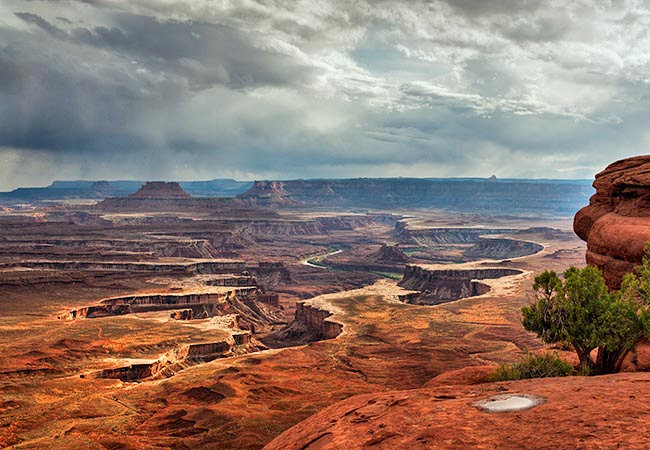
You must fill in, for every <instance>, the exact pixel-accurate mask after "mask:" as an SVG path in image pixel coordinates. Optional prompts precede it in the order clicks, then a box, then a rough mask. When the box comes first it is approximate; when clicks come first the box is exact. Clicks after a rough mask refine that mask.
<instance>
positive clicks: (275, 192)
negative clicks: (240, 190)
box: [240, 181, 297, 205]
mask: <svg viewBox="0 0 650 450" xmlns="http://www.w3.org/2000/svg"><path fill="white" fill-rule="evenodd" d="M240 197H241V198H243V199H246V200H249V201H253V202H254V203H256V204H259V205H293V204H295V203H297V202H296V200H295V199H293V198H292V197H291V195H290V194H289V193H288V192H287V191H286V190H285V188H284V182H283V181H256V182H255V183H254V184H253V186H252V187H251V188H250V189H249V190H248V191H246V192H245V193H244V194H241V195H240Z"/></svg>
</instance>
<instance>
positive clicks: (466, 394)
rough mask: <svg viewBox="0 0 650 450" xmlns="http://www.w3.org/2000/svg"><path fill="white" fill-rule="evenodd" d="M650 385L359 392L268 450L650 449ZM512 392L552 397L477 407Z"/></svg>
mask: <svg viewBox="0 0 650 450" xmlns="http://www.w3.org/2000/svg"><path fill="white" fill-rule="evenodd" d="M478 370H479V371H480V370H481V369H480V368H479V369H478ZM465 376H466V374H465ZM649 382H650V374H648V373H634V374H633V373H628V374H617V375H608V376H601V377H566V378H545V379H535V380H523V381H513V382H504V383H483V384H476V385H471V386H466V385H465V386H463V385H456V386H453V385H448V386H443V385H441V386H437V387H430V388H423V389H415V390H410V391H393V392H386V393H380V394H367V395H358V396H355V397H351V398H349V399H347V400H344V401H342V402H339V403H336V404H334V405H332V406H330V407H328V408H326V409H324V410H323V411H321V412H319V413H318V414H316V415H314V416H312V417H310V418H308V419H307V420H304V421H303V422H301V423H299V424H298V425H296V426H294V427H292V428H290V429H289V430H287V431H285V432H284V433H283V434H281V435H280V436H278V437H277V438H276V439H274V440H273V441H271V442H270V443H269V444H268V445H267V446H266V447H265V449H268V450H275V449H310V450H313V449H325V448H346V449H361V448H369V447H372V448H380V449H395V448H408V449H420V448H422V449H424V448H614V447H621V448H647V436H648V433H649V432H650V421H648V420H647V419H648V414H650V391H648V389H647V384H648V383H649ZM509 391H510V392H513V393H517V394H521V393H527V394H528V395H534V396H539V397H543V398H545V399H547V401H546V402H545V403H544V404H540V405H539V406H537V407H534V408H531V409H527V410H524V411H513V412H502V413H493V412H486V411H482V410H480V409H477V408H475V407H474V406H473V405H472V404H473V403H474V402H475V401H477V400H482V399H488V398H490V397H492V396H494V395H495V394H497V393H501V394H503V392H509Z"/></svg>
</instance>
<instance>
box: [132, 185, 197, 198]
mask: <svg viewBox="0 0 650 450" xmlns="http://www.w3.org/2000/svg"><path fill="white" fill-rule="evenodd" d="M129 198H151V199H180V198H192V196H191V195H190V194H188V193H187V192H185V191H184V190H183V188H182V187H181V185H180V184H178V183H177V182H175V181H147V182H146V183H145V184H144V185H142V187H141V188H140V189H139V190H138V191H137V192H135V193H133V194H131V195H129Z"/></svg>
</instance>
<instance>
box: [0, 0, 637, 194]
mask: <svg viewBox="0 0 650 450" xmlns="http://www.w3.org/2000/svg"><path fill="white" fill-rule="evenodd" d="M649 100H650V0H630V1H625V0H620V1H618V0H610V1H585V0H572V1H569V2H567V1H566V0H562V1H553V0H543V1H536V0H441V1H418V0H410V1H392V0H385V1H384V0H365V1H364V0H358V1H347V0H333V1H329V2H327V1H322V0H319V1H317V0H311V1H307V0H303V1H300V0H296V1H286V0H277V1H273V0H258V1H253V0H236V1H226V0H187V1H177V0H139V1H126V0H124V1H118V0H83V1H82V0H58V1H57V0H48V1H38V0H29V1H27V0H22V1H18V0H2V1H0V189H5V190H6V189H11V188H14V187H17V186H39V185H46V184H49V183H50V182H51V181H52V180H55V179H59V180H60V179H140V180H145V179H156V180H162V179H167V180H194V179H197V180H198V179H212V178H236V179H242V180H253V179H291V178H313V177H332V178H342V177H359V176H367V177H390V176H412V177H447V176H456V177H460V176H478V177H489V176H491V175H493V174H494V175H496V176H497V177H504V178H505V177H522V178H592V177H593V175H594V174H595V173H596V172H598V171H600V170H602V169H603V168H604V167H605V166H607V165H608V164H609V163H611V162H612V161H615V160H617V159H621V158H625V157H628V156H632V155H638V154H644V153H648V151H647V150H646V149H647V148H648V147H649V144H650V126H648V125H649V122H650V101H649Z"/></svg>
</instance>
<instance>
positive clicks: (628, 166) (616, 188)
mask: <svg viewBox="0 0 650 450" xmlns="http://www.w3.org/2000/svg"><path fill="white" fill-rule="evenodd" d="M594 188H596V193H595V194H594V195H593V196H592V197H591V199H590V201H589V206H586V207H584V208H582V209H581V210H580V211H578V213H577V214H576V216H575V219H574V222H573V229H574V231H575V232H576V234H577V235H578V236H579V237H580V238H581V239H583V240H584V241H586V242H587V263H588V264H592V265H595V266H598V267H599V268H600V269H601V270H602V271H603V274H604V275H605V280H606V281H607V285H608V286H609V287H610V288H613V289H616V288H618V287H619V286H620V284H621V279H622V277H623V275H624V274H625V273H628V272H632V271H633V270H634V269H635V267H636V266H638V265H639V264H640V263H641V259H642V257H643V247H644V245H645V243H646V242H648V241H650V155H645V156H637V157H634V158H628V159H623V160H621V161H617V162H615V163H613V164H610V165H609V166H608V167H607V168H606V169H605V170H603V171H602V172H600V173H599V174H597V175H596V179H595V181H594Z"/></svg>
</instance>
